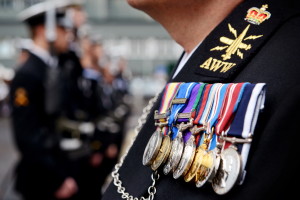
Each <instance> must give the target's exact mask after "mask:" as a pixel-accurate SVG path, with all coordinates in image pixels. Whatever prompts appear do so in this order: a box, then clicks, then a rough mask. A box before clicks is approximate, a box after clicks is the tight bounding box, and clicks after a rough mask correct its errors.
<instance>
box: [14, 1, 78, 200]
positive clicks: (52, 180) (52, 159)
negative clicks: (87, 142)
mask: <svg viewBox="0 0 300 200" xmlns="http://www.w3.org/2000/svg"><path fill="white" fill-rule="evenodd" d="M20 17H21V19H22V21H23V22H24V23H26V24H27V26H28V28H29V32H30V36H31V39H32V46H31V48H29V51H28V58H27V59H25V60H24V61H23V63H22V64H21V66H20V67H19V69H18V71H17V72H16V76H15V77H14V79H13V81H12V83H11V90H10V102H11V106H12V126H13V131H14V136H15V142H16V145H17V147H18V150H19V151H20V155H21V159H20V162H19V163H18V165H17V168H16V173H17V179H16V190H17V191H18V192H20V194H22V196H23V198H24V199H67V198H71V197H72V196H73V195H75V194H76V193H77V190H78V186H77V183H76V181H75V179H74V178H73V177H72V175H71V174H70V173H69V171H68V168H67V165H66V163H65V158H64V156H63V154H62V152H61V149H60V148H59V140H58V135H57V134H56V133H55V120H56V117H57V115H58V112H59V109H60V108H59V105H58V104H59V103H60V102H59V100H60V96H55V95H56V94H58V93H59V92H60V91H58V93H57V92H54V91H49V90H48V89H49V88H48V84H49V82H53V80H51V79H52V78H53V76H52V75H53V74H52V72H53V70H57V69H58V66H57V56H58V55H59V54H61V53H64V52H66V51H67V49H68V45H69V43H68V36H69V32H68V28H70V21H69V20H68V19H67V18H66V13H65V11H63V10H59V9H57V8H56V7H55V4H50V3H48V2H46V3H41V4H36V5H34V6H32V7H30V8H28V9H27V10H24V11H23V12H22V13H21V14H20ZM47 23H49V24H48V27H47V26H46V24H47ZM50 23H52V24H50ZM47 28H52V30H49V29H47ZM47 31H50V32H52V33H53V35H52V36H53V37H50V36H49V35H48V34H49V32H47ZM50 88H51V86H50ZM52 89H53V88H52ZM56 90H59V88H56ZM49 93H51V94H49ZM54 99H55V100H54Z"/></svg>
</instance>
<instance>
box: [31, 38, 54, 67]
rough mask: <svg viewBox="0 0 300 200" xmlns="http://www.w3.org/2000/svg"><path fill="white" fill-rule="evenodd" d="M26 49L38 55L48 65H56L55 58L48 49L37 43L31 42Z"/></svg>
mask: <svg viewBox="0 0 300 200" xmlns="http://www.w3.org/2000/svg"><path fill="white" fill-rule="evenodd" d="M28 50H29V51H30V52H31V53H32V54H34V55H36V56H37V57H39V58H40V59H41V60H42V61H43V62H44V63H46V64H47V65H48V66H50V67H56V66H57V59H55V58H54V57H52V56H51V55H50V53H49V52H48V51H46V50H45V49H43V48H41V47H39V46H38V45H36V44H34V43H32V45H31V46H30V47H29V48H28Z"/></svg>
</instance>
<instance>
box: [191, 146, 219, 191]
mask: <svg viewBox="0 0 300 200" xmlns="http://www.w3.org/2000/svg"><path fill="white" fill-rule="evenodd" d="M215 162H216V156H215V155H214V153H213V151H209V152H208V153H207V154H206V155H204V157H203V160H202V164H201V166H200V168H199V170H198V172H197V176H196V187H198V188H199V187H202V186H203V185H204V184H205V183H206V182H207V180H208V179H209V178H210V176H211V174H212V172H213V170H214V168H215V164H216V163H215Z"/></svg>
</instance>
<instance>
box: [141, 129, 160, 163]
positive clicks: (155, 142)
mask: <svg viewBox="0 0 300 200" xmlns="http://www.w3.org/2000/svg"><path fill="white" fill-rule="evenodd" d="M161 143H162V133H161V132H160V131H158V130H157V131H155V132H154V133H153V134H152V136H151V138H150V140H149V141H148V144H147V146H146V148H145V151H144V155H143V165H145V166H147V165H151V164H152V162H153V160H154V159H155V157H156V155H157V154H158V151H159V149H160V146H161Z"/></svg>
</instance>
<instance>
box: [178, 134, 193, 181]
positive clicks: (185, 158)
mask: <svg viewBox="0 0 300 200" xmlns="http://www.w3.org/2000/svg"><path fill="white" fill-rule="evenodd" d="M194 140H195V138H194V136H193V135H192V136H191V137H190V138H189V139H188V141H187V142H186V143H185V146H184V151H183V154H182V157H181V159H180V162H179V164H178V166H177V168H176V170H175V171H174V173H173V177H174V178H175V179H178V178H179V177H180V176H182V175H183V176H184V175H185V174H186V173H187V171H188V170H189V168H190V166H191V164H192V162H193V159H194V155H195V151H196V145H195V142H194Z"/></svg>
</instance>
